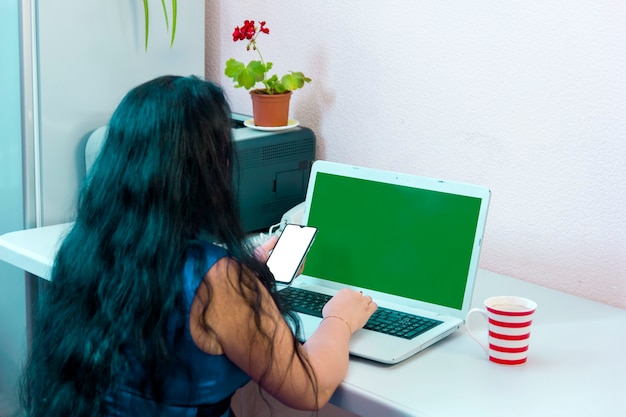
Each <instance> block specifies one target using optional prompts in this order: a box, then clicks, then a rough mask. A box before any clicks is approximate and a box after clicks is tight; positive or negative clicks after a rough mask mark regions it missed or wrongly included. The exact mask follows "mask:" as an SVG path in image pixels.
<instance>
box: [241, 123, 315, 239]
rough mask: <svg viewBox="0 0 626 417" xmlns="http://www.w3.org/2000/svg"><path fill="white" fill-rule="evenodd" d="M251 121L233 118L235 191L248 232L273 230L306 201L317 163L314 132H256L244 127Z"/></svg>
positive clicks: (293, 129) (300, 128)
mask: <svg viewBox="0 0 626 417" xmlns="http://www.w3.org/2000/svg"><path fill="white" fill-rule="evenodd" d="M250 118H251V116H246V115H242V114H238V113H233V115H232V119H233V138H234V140H235V145H236V149H237V161H235V171H234V172H235V187H236V188H237V192H238V197H239V205H240V212H241V218H242V221H243V226H244V229H245V231H246V232H253V231H259V230H263V229H269V227H270V226H272V225H274V224H277V223H279V222H280V219H281V217H282V215H283V213H285V212H286V211H287V210H289V209H290V208H292V207H293V206H295V205H297V204H299V203H301V202H303V201H304V199H305V197H306V189H307V184H308V182H309V175H310V173H311V165H312V164H313V161H314V160H315V134H314V133H313V131H312V130H311V129H309V128H306V127H301V126H297V127H293V128H289V129H273V130H269V131H262V130H256V129H253V128H249V127H246V126H245V125H244V121H246V120H248V119H250Z"/></svg>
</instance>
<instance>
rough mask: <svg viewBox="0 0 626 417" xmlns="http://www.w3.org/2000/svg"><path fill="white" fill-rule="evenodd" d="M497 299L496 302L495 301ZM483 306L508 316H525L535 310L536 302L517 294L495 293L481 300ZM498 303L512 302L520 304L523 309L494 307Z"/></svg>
mask: <svg viewBox="0 0 626 417" xmlns="http://www.w3.org/2000/svg"><path fill="white" fill-rule="evenodd" d="M496 301H497V302H496ZM483 304H484V306H485V308H486V309H487V310H488V311H490V312H492V313H496V314H503V315H510V316H525V315H529V314H532V313H534V312H535V310H536V309H537V303H536V302H535V301H533V300H531V299H529V298H525V297H520V296H517V295H496V296H493V297H489V298H486V299H485V301H484V302H483ZM500 304H512V305H516V306H520V307H522V308H523V310H518V309H516V310H506V309H499V308H496V307H494V305H500Z"/></svg>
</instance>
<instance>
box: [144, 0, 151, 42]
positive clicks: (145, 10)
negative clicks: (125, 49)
mask: <svg viewBox="0 0 626 417" xmlns="http://www.w3.org/2000/svg"><path fill="white" fill-rule="evenodd" d="M143 15H144V21H145V22H146V44H145V46H144V48H145V50H146V51H147V50H148V28H149V26H150V24H149V19H150V13H149V10H148V0H143Z"/></svg>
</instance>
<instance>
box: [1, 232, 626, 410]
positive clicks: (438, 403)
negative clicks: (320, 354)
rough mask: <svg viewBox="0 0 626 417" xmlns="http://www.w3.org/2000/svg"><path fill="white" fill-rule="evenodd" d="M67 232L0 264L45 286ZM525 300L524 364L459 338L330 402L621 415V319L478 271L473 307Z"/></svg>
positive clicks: (624, 347) (354, 377) (28, 235)
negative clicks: (503, 361) (529, 303)
mask: <svg viewBox="0 0 626 417" xmlns="http://www.w3.org/2000/svg"><path fill="white" fill-rule="evenodd" d="M68 226H69V224H65V225H57V226H48V227H43V228H39V229H30V230H25V231H21V232H13V233H7V234H5V235H2V236H0V260H4V261H6V262H9V263H11V264H13V265H15V266H18V267H20V268H23V269H24V270H26V271H28V272H30V273H32V274H34V275H38V276H41V277H42V278H46V279H49V271H50V267H51V265H52V261H53V258H54V254H55V253H56V250H57V248H58V243H59V240H60V238H61V237H62V236H64V234H65V232H66V230H67V228H68ZM507 294H515V295H520V296H524V297H528V298H531V299H533V300H535V301H536V302H537V303H538V305H539V307H538V309H537V312H536V314H535V318H534V320H533V328H532V334H531V341H530V350H529V356H528V362H527V363H526V364H525V365H522V366H519V367H505V366H501V365H495V364H492V363H490V362H489V361H487V358H486V355H485V353H484V351H483V350H482V348H481V347H480V346H479V345H478V344H477V343H476V342H474V341H473V340H472V339H471V338H470V337H469V336H468V335H467V334H466V331H465V329H461V330H460V331H458V332H457V333H455V334H454V335H452V336H450V337H448V338H447V339H445V340H443V341H441V342H438V343H436V344H435V345H434V346H432V347H430V348H428V349H427V350H426V351H424V352H421V353H419V354H418V355H416V356H414V357H412V358H410V359H408V360H406V361H404V362H402V363H400V364H397V365H393V366H387V365H379V364H375V363H373V362H369V361H366V360H362V359H357V358H353V359H352V360H351V363H350V369H349V371H348V375H347V376H346V379H345V380H344V382H343V384H342V385H341V386H340V388H339V389H338V390H337V392H336V393H335V395H334V396H333V399H332V402H333V403H334V404H336V405H338V406H340V407H342V408H345V409H346V410H349V411H352V412H353V413H356V414H359V415H361V416H363V417H369V416H372V417H374V416H375V417H395V416H398V417H400V416H402V417H406V416H419V417H437V416H445V417H449V416H467V417H471V416H476V417H490V416H493V417H503V416H507V417H509V416H511V417H513V416H525V417H527V416H538V417H541V416H550V417H559V416H568V417H572V416H585V417H588V416H621V415H626V310H622V309H618V308H613V307H610V306H607V305H604V304H600V303H596V302H592V301H589V300H585V299H582V298H579V297H574V296H571V295H568V294H565V293H562V292H558V291H554V290H550V289H547V288H544V287H540V286H537V285H533V284H529V283H527V282H523V281H520V280H517V279H513V278H509V277H505V276H502V275H498V274H495V273H492V272H489V271H485V270H480V271H479V273H478V278H477V282H476V288H475V291H474V298H473V304H474V306H481V304H482V300H483V299H484V298H486V297H488V296H491V295H507Z"/></svg>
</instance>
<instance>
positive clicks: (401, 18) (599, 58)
mask: <svg viewBox="0 0 626 417" xmlns="http://www.w3.org/2000/svg"><path fill="white" fill-rule="evenodd" d="M207 16H208V17H207V22H208V24H209V27H208V28H207V75H208V77H209V78H212V79H214V80H217V81H219V82H221V83H222V84H223V85H224V87H225V89H226V91H227V94H228V95H229V97H230V100H231V103H232V106H233V109H234V111H237V112H242V113H248V114H249V113H250V112H251V105H250V102H249V98H248V96H247V92H246V91H245V90H235V89H234V88H232V83H231V82H230V80H228V79H226V77H224V76H223V75H222V70H223V65H224V62H225V61H226V59H228V58H229V57H238V58H245V59H248V58H252V55H250V54H248V55H246V54H245V51H244V44H243V43H241V42H240V43H233V42H232V38H231V33H232V31H233V29H234V27H235V26H236V25H240V24H241V23H242V22H243V20H244V19H254V20H257V21H259V20H266V21H267V26H268V27H269V28H270V30H271V34H270V36H269V37H265V38H260V39H259V47H260V48H262V52H263V54H264V57H265V58H266V59H267V60H269V61H272V62H274V66H275V69H276V70H277V71H287V70H301V71H304V72H305V73H306V74H307V75H309V76H310V77H311V78H313V84H311V85H309V86H306V87H305V88H304V89H303V90H299V91H297V92H296V93H295V94H294V96H293V98H292V111H291V117H295V118H296V119H298V120H299V121H300V122H301V123H302V124H303V125H305V126H308V127H311V128H312V129H313V130H314V131H315V133H316V135H317V138H318V141H319V145H318V146H319V149H318V157H319V158H323V159H328V160H331V161H338V162H346V163H353V164H358V165H366V166H371V167H377V168H383V169H391V170H397V171H404V172H409V173H414V174H418V175H425V176H433V177H441V178H445V179H449V180H459V181H464V182H476V183H480V184H485V185H487V186H489V187H490V188H491V189H492V192H493V199H492V204H491V207H490V213H489V217H488V226H487V230H486V235H485V239H484V242H485V243H484V247H483V252H482V255H481V263H480V266H481V267H482V268H485V269H489V270H492V271H496V272H500V273H504V274H507V275H510V276H513V277H517V278H521V279H524V280H527V281H531V282H535V283H539V284H542V285H545V286H548V287H552V288H557V289H560V290H563V291H566V292H570V293H573V294H577V295H581V296H584V297H587V298H590V299H593V300H598V301H601V302H604V303H608V304H612V305H615V306H619V307H622V308H626V256H625V255H624V254H625V253H626V233H625V232H626V214H625V213H626V210H624V208H623V207H622V206H623V205H624V203H625V202H626V186H624V181H625V180H626V146H625V145H624V139H625V138H626V75H624V74H626V70H625V68H626V2H623V1H621V2H620V1H614V0H597V1H574V0H572V1H563V0H561V1H550V2H547V1H544V0H526V1H514V2H504V1H497V0H476V1H441V0H424V1H421V0H386V1H374V0H361V1H354V0H352V1H351V0H348V1H344V2H339V1H334V0H319V1H314V2H309V1H303V0H276V1H274V2H271V3H268V2H258V1H253V0H233V1H228V2H226V1H222V2H207ZM211 25H213V26H211ZM215 25H219V27H215ZM373 232H374V233H373V239H384V231H382V230H381V231H380V232H379V234H377V233H376V231H375V230H374V231H373Z"/></svg>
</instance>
